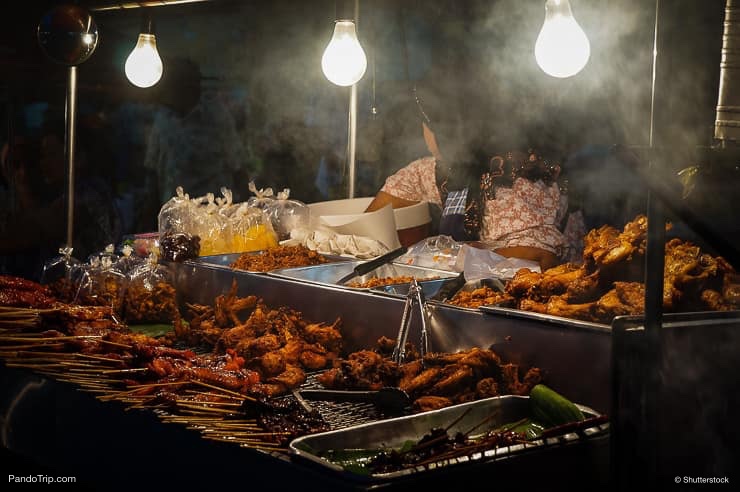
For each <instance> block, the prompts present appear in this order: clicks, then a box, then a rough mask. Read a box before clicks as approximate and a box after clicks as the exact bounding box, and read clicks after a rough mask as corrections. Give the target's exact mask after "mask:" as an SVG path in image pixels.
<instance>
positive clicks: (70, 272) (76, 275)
mask: <svg viewBox="0 0 740 492" xmlns="http://www.w3.org/2000/svg"><path fill="white" fill-rule="evenodd" d="M82 273H83V269H82V264H81V263H80V261H79V260H78V259H77V258H74V257H73V256H72V248H70V247H69V246H64V247H62V248H59V256H55V257H54V258H52V259H51V260H49V261H47V262H46V263H44V269H43V271H42V273H41V283H42V284H45V285H47V286H48V287H49V288H50V289H51V292H52V294H53V295H54V297H56V298H57V299H59V300H60V301H62V302H72V301H73V300H74V299H75V297H76V296H77V291H78V289H79V287H80V277H81V275H82Z"/></svg>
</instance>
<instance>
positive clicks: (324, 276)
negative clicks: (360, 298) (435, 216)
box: [269, 261, 457, 291]
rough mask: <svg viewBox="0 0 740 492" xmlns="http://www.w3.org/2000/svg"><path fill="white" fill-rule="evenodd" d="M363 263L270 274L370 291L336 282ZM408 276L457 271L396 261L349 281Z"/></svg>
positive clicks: (440, 274)
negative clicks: (402, 263) (403, 263)
mask: <svg viewBox="0 0 740 492" xmlns="http://www.w3.org/2000/svg"><path fill="white" fill-rule="evenodd" d="M361 263H364V262H362V261H342V262H334V263H325V264H323V265H312V266H305V267H296V268H281V269H279V270H273V271H271V272H269V273H270V275H274V276H277V277H282V278H289V279H292V280H303V281H305V282H310V283H313V284H320V285H329V286H334V287H337V286H339V287H343V288H345V289H352V290H362V291H370V288H369V287H366V288H358V287H349V286H347V285H340V284H337V282H338V281H339V279H341V278H342V277H344V276H345V275H347V274H349V273H350V272H352V270H353V269H354V268H355V267H356V266H357V265H359V264H361ZM400 276H409V277H416V278H417V279H425V278H434V277H442V278H448V277H455V276H457V273H455V272H449V271H446V270H435V269H432V268H422V267H417V266H410V265H401V264H398V263H387V264H385V265H382V266H380V267H378V268H376V269H375V270H373V271H371V272H370V273H367V274H365V275H361V276H359V277H355V278H354V279H352V280H351V282H359V283H362V282H367V281H368V280H370V279H373V278H382V277H400Z"/></svg>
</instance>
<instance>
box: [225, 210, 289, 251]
mask: <svg viewBox="0 0 740 492" xmlns="http://www.w3.org/2000/svg"><path fill="white" fill-rule="evenodd" d="M231 233H232V235H233V237H232V247H231V250H232V251H233V252H235V253H243V252H246V251H260V250H265V249H269V248H274V247H276V246H277V245H278V241H277V234H276V233H275V230H274V229H273V228H272V223H271V222H270V219H269V218H268V217H267V215H266V214H265V212H263V211H262V210H261V209H259V208H255V207H251V206H249V205H248V204H247V203H243V204H242V205H241V206H240V207H239V208H238V209H237V211H236V213H235V214H234V216H233V217H232V219H231Z"/></svg>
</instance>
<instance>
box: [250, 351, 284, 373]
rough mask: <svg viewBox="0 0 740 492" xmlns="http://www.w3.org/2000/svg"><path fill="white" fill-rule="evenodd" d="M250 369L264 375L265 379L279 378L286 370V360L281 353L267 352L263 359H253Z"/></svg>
mask: <svg viewBox="0 0 740 492" xmlns="http://www.w3.org/2000/svg"><path fill="white" fill-rule="evenodd" d="M249 367H251V368H252V369H254V370H256V371H257V372H259V373H260V374H261V375H262V378H263V379H266V378H269V377H271V376H277V375H278V374H280V373H282V372H283V371H285V369H286V362H285V358H284V357H283V356H282V354H281V353H280V352H277V351H274V352H267V353H265V354H264V355H262V356H261V357H257V358H256V359H252V360H251V361H250V362H249Z"/></svg>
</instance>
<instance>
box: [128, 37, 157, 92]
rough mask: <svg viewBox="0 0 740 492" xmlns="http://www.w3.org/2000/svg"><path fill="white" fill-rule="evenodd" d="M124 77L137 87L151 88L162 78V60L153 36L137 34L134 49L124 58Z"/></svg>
mask: <svg viewBox="0 0 740 492" xmlns="http://www.w3.org/2000/svg"><path fill="white" fill-rule="evenodd" d="M125 68H126V77H128V79H129V80H130V81H131V83H132V84H134V85H135V86H137V87H144V88H146V87H151V86H153V85H154V84H156V83H157V82H159V79H161V78H162V59H161V58H160V57H159V53H158V52H157V39H156V38H155V37H154V34H144V33H141V34H139V40H138V41H137V42H136V47H135V48H134V50H133V51H132V52H131V54H130V55H128V58H126V67H125Z"/></svg>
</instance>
